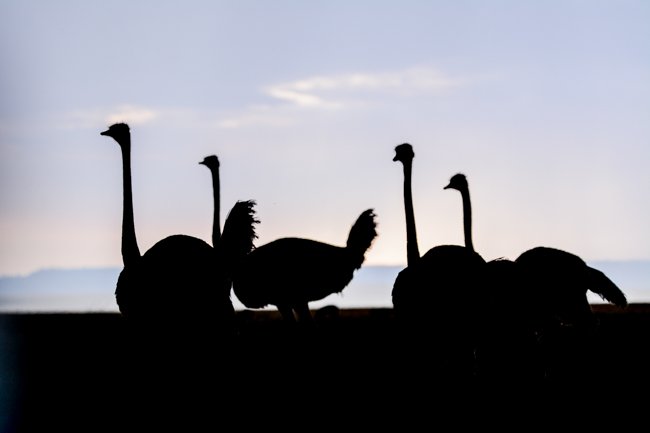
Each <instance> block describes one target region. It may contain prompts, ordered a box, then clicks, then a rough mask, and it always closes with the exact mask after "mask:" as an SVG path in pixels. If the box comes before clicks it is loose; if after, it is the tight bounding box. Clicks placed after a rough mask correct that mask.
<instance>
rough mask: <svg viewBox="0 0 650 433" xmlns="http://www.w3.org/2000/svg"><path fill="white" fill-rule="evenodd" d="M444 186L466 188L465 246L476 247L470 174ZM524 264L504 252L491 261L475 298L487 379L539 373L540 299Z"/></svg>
mask: <svg viewBox="0 0 650 433" xmlns="http://www.w3.org/2000/svg"><path fill="white" fill-rule="evenodd" d="M444 189H455V190H457V191H458V192H460V194H461V198H462V202H463V209H464V211H463V214H464V217H463V222H464V224H463V226H464V234H465V247H466V248H468V249H470V250H472V251H474V243H473V240H472V214H471V201H470V195H469V185H468V182H467V177H466V176H465V175H464V174H462V173H457V174H455V175H453V176H452V177H451V179H450V180H449V184H448V185H447V186H445V188H444ZM519 268H520V266H519V265H518V264H517V263H515V262H514V261H512V260H509V259H506V258H503V257H501V258H498V259H494V260H490V261H488V262H487V263H486V266H485V269H484V274H483V278H484V279H483V282H482V283H481V287H482V290H481V291H480V292H478V293H476V298H475V301H476V303H477V304H478V308H477V309H476V311H475V320H476V323H477V324H478V326H477V327H476V328H477V330H478V332H477V334H476V338H477V340H476V358H477V359H476V362H477V375H478V376H479V377H480V378H481V379H489V380H492V379H496V380H498V381H500V382H501V383H505V379H507V380H508V381H509V383H514V381H522V382H521V383H530V379H533V378H536V377H537V371H538V368H537V366H536V363H537V359H536V358H537V353H536V350H535V346H536V335H535V329H534V324H533V323H532V321H531V315H533V316H534V311H535V304H534V300H533V295H532V293H531V291H530V290H526V288H525V287H523V277H522V275H521V270H520V269H519ZM524 380H525V382H524Z"/></svg>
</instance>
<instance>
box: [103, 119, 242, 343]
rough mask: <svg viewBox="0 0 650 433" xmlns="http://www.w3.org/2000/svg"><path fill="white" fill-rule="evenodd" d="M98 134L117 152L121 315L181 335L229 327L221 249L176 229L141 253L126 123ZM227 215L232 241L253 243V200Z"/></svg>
mask: <svg viewBox="0 0 650 433" xmlns="http://www.w3.org/2000/svg"><path fill="white" fill-rule="evenodd" d="M101 135H104V136H107V137H111V138H113V139H114V140H115V141H116V142H117V143H118V144H119V145H120V149H121V151H122V173H123V199H124V202H123V217H122V247H121V250H122V259H123V264H124V269H123V270H122V272H121V273H120V275H119V278H118V281H117V286H116V290H115V297H116V302H117V304H118V307H119V310H120V312H121V314H122V315H123V316H124V317H125V318H126V319H127V320H128V321H129V322H130V323H133V324H136V326H140V327H143V329H144V328H146V329H150V330H154V331H156V332H160V333H163V332H169V331H181V330H182V332H181V335H184V337H183V338H186V337H190V336H191V335H189V334H188V333H187V332H186V331H190V332H194V333H202V332H213V331H214V332H217V331H219V332H220V331H223V330H226V331H227V332H229V331H230V328H231V327H232V324H233V319H234V308H233V305H232V301H231V299H230V285H229V284H228V275H229V273H230V269H228V267H227V266H224V265H223V263H222V262H221V261H220V257H221V255H223V252H222V251H219V250H217V249H215V248H213V247H211V246H210V245H209V244H207V243H206V242H205V241H203V240H201V239H198V238H195V237H192V236H187V235H182V234H175V235H171V236H168V237H166V238H164V239H162V240H160V241H158V242H157V243H156V244H155V245H153V246H152V247H151V248H150V249H149V250H147V251H146V252H145V253H144V254H143V255H141V254H140V250H139V248H138V243H137V239H136V233H135V224H134V217H133V194H132V187H131V156H130V153H131V133H130V129H129V126H128V125H127V124H125V123H116V124H113V125H111V126H110V127H109V128H108V129H107V130H106V131H104V132H102V133H101ZM215 193H216V192H215ZM215 196H216V195H215ZM231 218H232V219H233V221H232V222H228V221H227V222H226V225H231V226H233V227H237V228H239V230H240V233H232V234H231V236H232V237H233V238H234V239H239V240H240V242H239V243H237V242H234V241H233V242H231V244H237V245H239V246H240V248H241V245H252V241H251V238H250V236H251V233H254V229H252V228H251V225H252V222H253V221H254V218H253V217H252V203H250V202H240V203H238V204H237V205H235V207H234V208H233V211H231V215H230V216H229V219H231ZM235 220H237V221H235ZM241 227H244V230H242V229H241ZM163 330H164V331H163Z"/></svg>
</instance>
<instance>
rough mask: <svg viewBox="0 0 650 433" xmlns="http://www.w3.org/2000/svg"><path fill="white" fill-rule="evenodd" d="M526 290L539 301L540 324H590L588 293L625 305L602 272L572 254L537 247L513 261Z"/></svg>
mask: <svg viewBox="0 0 650 433" xmlns="http://www.w3.org/2000/svg"><path fill="white" fill-rule="evenodd" d="M515 261H516V262H517V264H518V265H519V266H520V267H521V272H522V273H523V275H524V278H525V284H526V286H527V289H528V290H531V291H533V292H534V294H535V297H536V298H538V299H539V304H540V308H539V310H540V314H541V317H540V318H539V320H541V321H557V322H559V323H564V324H573V325H577V324H586V325H592V324H593V321H594V320H595V319H594V316H593V314H592V311H591V306H590V305H589V302H588V299H587V291H588V290H591V291H592V292H594V293H597V294H599V295H600V296H601V297H603V299H605V300H607V301H609V302H611V303H613V304H615V305H618V306H621V307H622V306H625V305H627V301H626V299H625V295H624V294H623V292H622V291H621V290H620V289H619V288H618V287H617V286H616V284H614V283H613V282H612V281H611V280H610V279H609V278H607V277H606V276H605V275H604V274H603V273H602V272H600V271H598V270H596V269H593V268H591V267H589V266H588V265H587V264H586V263H585V261H584V260H582V259H581V258H580V257H578V256H576V255H575V254H572V253H569V252H566V251H563V250H559V249H556V248H549V247H536V248H532V249H530V250H528V251H525V252H523V253H522V254H521V255H520V256H519V257H517V259H516V260H515Z"/></svg>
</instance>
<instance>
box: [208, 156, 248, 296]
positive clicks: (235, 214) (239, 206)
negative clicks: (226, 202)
mask: <svg viewBox="0 0 650 433" xmlns="http://www.w3.org/2000/svg"><path fill="white" fill-rule="evenodd" d="M199 164H201V165H205V166H206V167H207V168H208V169H209V170H210V174H211V175H212V191H213V195H214V215H213V220H212V247H213V248H214V249H215V250H216V252H217V256H218V260H219V263H222V264H223V266H224V268H225V269H227V270H228V275H227V283H226V285H227V288H224V290H226V291H228V292H229V293H230V290H231V288H232V278H233V274H234V272H235V269H236V267H237V266H239V262H240V260H241V259H242V258H243V257H244V256H245V255H246V254H248V253H249V252H251V251H252V250H253V249H254V248H255V246H254V244H253V241H254V239H256V238H257V234H256V233H255V226H254V225H255V224H258V223H259V220H257V219H255V218H254V214H255V211H254V209H253V207H254V206H255V202H254V201H253V200H247V201H238V202H237V203H236V204H235V205H234V206H233V208H232V209H231V211H230V213H229V215H228V217H227V218H226V223H225V227H224V231H223V234H222V233H221V223H220V221H221V219H220V207H221V197H220V179H219V166H220V164H219V158H218V157H217V156H216V155H208V156H206V157H205V158H203V160H202V161H200V162H199Z"/></svg>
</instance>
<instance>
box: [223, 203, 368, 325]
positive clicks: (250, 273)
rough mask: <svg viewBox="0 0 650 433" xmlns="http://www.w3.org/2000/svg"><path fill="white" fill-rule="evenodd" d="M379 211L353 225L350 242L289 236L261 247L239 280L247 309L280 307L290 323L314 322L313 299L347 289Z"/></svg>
mask: <svg viewBox="0 0 650 433" xmlns="http://www.w3.org/2000/svg"><path fill="white" fill-rule="evenodd" d="M376 225H377V224H376V222H375V213H374V211H373V209H368V210H365V211H363V212H362V213H361V215H359V217H358V219H357V220H356V222H355V223H354V225H353V226H352V228H351V230H350V233H349V236H348V240H347V244H346V246H344V247H342V246H337V245H331V244H328V243H324V242H319V241H316V240H312V239H304V238H297V237H286V238H280V239H276V240H274V241H271V242H269V243H267V244H264V245H261V246H259V247H256V248H255V249H254V250H253V251H251V252H250V254H248V255H247V256H246V257H245V258H244V260H243V263H242V266H241V268H240V270H239V272H238V273H237V276H236V277H235V280H234V282H233V290H234V293H235V296H237V299H239V300H240V301H241V302H242V304H244V306H246V307H247V308H253V309H257V308H264V307H266V306H268V305H274V306H275V307H277V309H278V311H279V312H280V314H281V315H282V317H283V319H284V320H285V321H286V322H296V321H297V322H302V323H310V322H311V321H312V320H313V317H312V315H311V312H310V310H309V302H312V301H317V300H320V299H323V298H325V297H326V296H328V295H330V294H332V293H338V292H341V291H342V290H343V289H344V288H345V287H346V286H347V285H348V284H349V283H350V281H351V280H352V277H353V274H354V271H355V270H357V269H359V268H360V267H361V265H362V264H363V262H364V260H365V253H366V251H367V250H368V249H369V248H370V246H371V244H372V242H373V240H374V239H375V237H376V236H377V232H376Z"/></svg>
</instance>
